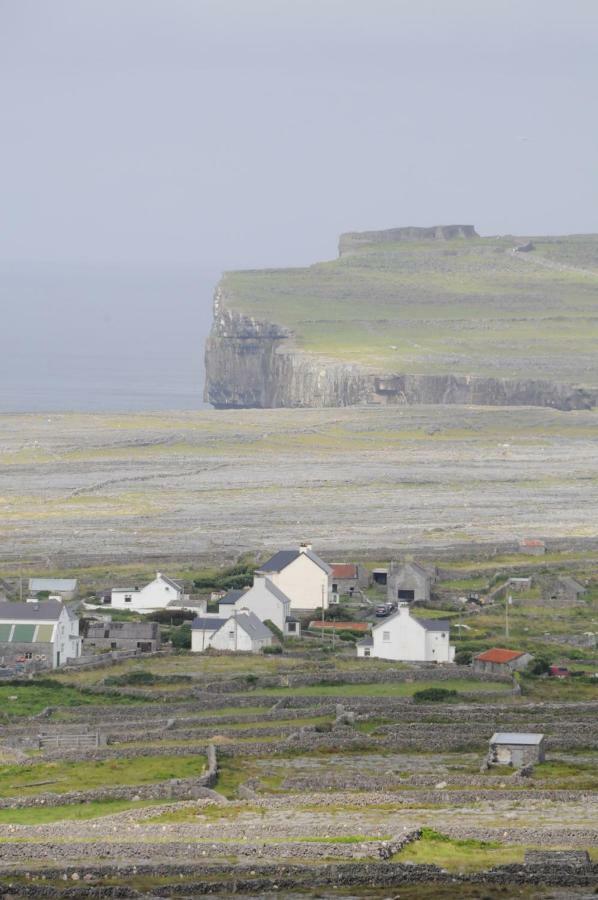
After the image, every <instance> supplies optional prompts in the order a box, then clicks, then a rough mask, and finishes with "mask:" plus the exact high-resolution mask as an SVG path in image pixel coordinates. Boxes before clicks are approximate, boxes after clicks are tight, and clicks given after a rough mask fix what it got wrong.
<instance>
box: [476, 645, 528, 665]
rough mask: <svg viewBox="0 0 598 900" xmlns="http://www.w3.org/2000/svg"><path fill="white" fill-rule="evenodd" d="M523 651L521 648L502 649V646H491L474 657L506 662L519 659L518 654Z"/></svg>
mask: <svg viewBox="0 0 598 900" xmlns="http://www.w3.org/2000/svg"><path fill="white" fill-rule="evenodd" d="M524 652H525V651H523V650H504V649H503V648H502V647H493V648H492V649H491V650H485V651H484V652H483V653H479V654H478V655H477V656H476V657H475V658H476V659H479V660H480V662H490V663H508V662H512V661H513V660H514V659H519V657H520V656H523V655H524Z"/></svg>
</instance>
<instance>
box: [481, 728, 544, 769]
mask: <svg viewBox="0 0 598 900" xmlns="http://www.w3.org/2000/svg"><path fill="white" fill-rule="evenodd" d="M488 762H489V764H490V765H495V766H515V767H516V768H518V769H519V768H521V767H522V766H529V765H533V764H534V763H541V762H544V735H543V734H534V733H533V732H524V731H521V732H517V731H513V732H496V734H493V735H492V737H491V738H490V752H489V754H488Z"/></svg>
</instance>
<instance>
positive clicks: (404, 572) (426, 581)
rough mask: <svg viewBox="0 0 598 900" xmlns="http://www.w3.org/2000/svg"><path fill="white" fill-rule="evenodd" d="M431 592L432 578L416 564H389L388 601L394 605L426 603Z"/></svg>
mask: <svg viewBox="0 0 598 900" xmlns="http://www.w3.org/2000/svg"><path fill="white" fill-rule="evenodd" d="M431 590H432V576H431V575H430V573H429V572H428V571H427V570H426V569H424V567H423V566H420V565H419V564H418V563H416V562H407V563H405V564H404V565H398V564H397V563H391V564H390V569H389V571H388V579H387V584H386V591H387V597H388V600H389V601H391V602H394V603H396V602H397V601H399V602H400V603H411V602H413V601H415V600H420V601H423V602H427V601H428V600H429V599H430V595H431Z"/></svg>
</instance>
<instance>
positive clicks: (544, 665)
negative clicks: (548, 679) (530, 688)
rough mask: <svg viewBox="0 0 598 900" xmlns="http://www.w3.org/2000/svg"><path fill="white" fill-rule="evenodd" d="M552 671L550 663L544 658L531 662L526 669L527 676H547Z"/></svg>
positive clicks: (538, 657) (539, 657)
mask: <svg viewBox="0 0 598 900" xmlns="http://www.w3.org/2000/svg"><path fill="white" fill-rule="evenodd" d="M549 669H550V663H549V662H548V660H547V659H545V658H544V657H542V656H537V657H536V659H532V660H530V662H529V663H528V664H527V666H526V668H525V674H526V675H547V674H548V670H549Z"/></svg>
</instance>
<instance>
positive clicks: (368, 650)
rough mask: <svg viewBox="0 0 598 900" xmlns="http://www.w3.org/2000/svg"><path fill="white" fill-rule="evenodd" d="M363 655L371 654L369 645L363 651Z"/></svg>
mask: <svg viewBox="0 0 598 900" xmlns="http://www.w3.org/2000/svg"><path fill="white" fill-rule="evenodd" d="M363 655H364V656H371V650H370V648H369V647H368V648H367V649H366V650H364V651H363Z"/></svg>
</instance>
